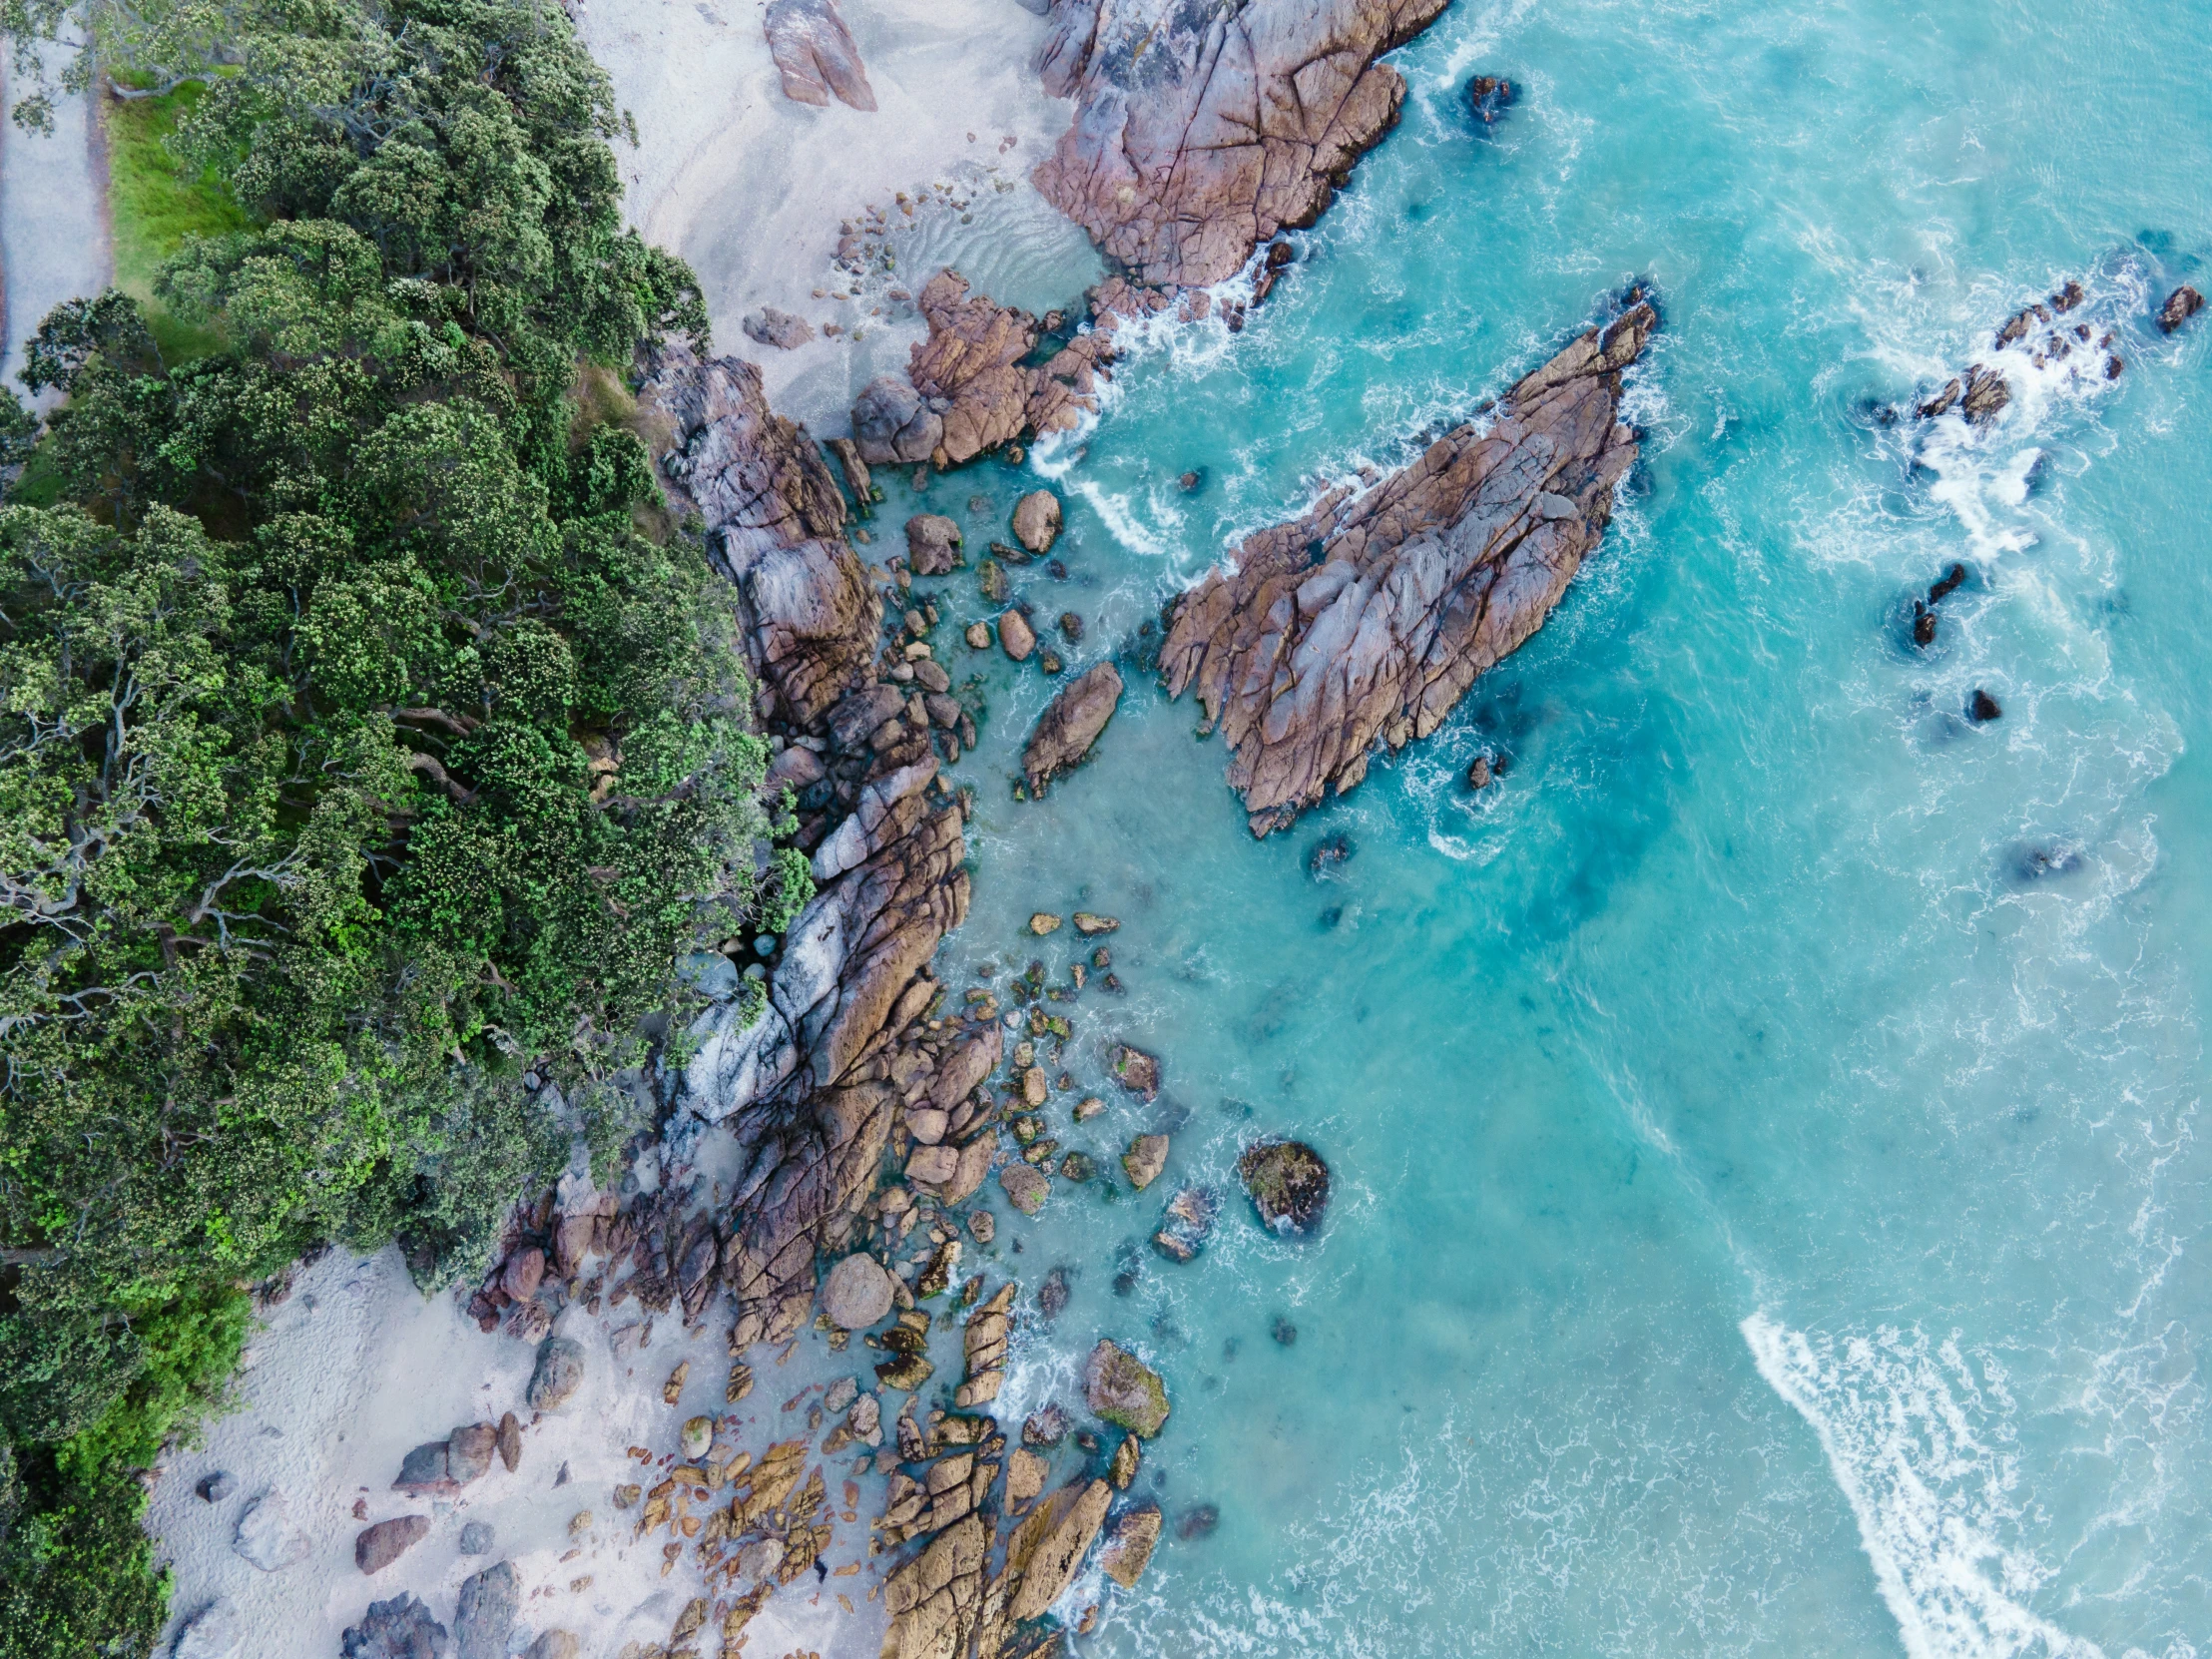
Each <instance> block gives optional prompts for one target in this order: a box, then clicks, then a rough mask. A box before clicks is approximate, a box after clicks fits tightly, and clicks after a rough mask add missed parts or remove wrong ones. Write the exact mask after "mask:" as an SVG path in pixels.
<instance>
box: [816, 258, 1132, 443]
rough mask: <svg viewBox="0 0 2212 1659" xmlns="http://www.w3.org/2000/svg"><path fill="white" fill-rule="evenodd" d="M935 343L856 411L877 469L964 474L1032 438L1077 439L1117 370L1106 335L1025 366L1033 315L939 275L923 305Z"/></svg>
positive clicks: (855, 429) (1088, 337) (1090, 336)
mask: <svg viewBox="0 0 2212 1659" xmlns="http://www.w3.org/2000/svg"><path fill="white" fill-rule="evenodd" d="M918 304H919V306H920V309H921V314H922V318H923V320H924V321H925V322H927V323H928V325H929V337H928V338H927V339H924V340H921V341H919V342H918V343H916V344H915V346H914V347H913V350H912V352H911V355H910V360H909V362H908V364H907V368H906V375H905V378H904V379H900V378H899V377H898V376H896V375H889V374H886V375H879V376H877V377H876V378H875V379H873V380H871V381H869V382H868V384H867V385H866V387H865V388H864V389H863V390H862V391H861V393H860V395H859V397H858V398H857V399H856V400H855V401H854V403H853V405H852V433H853V442H854V447H855V448H857V450H858V451H859V455H860V458H861V459H862V460H864V461H866V462H867V463H868V464H870V465H872V466H885V465H901V466H903V465H920V464H923V463H926V464H929V465H932V466H935V467H938V468H939V469H942V468H944V467H950V466H958V465H959V464H960V463H961V462H963V461H971V460H973V459H974V458H975V457H976V456H978V455H980V454H983V453H985V452H986V451H988V450H991V449H996V448H999V447H1001V446H1002V445H1005V444H1009V443H1012V442H1014V441H1015V440H1016V439H1018V438H1021V437H1023V436H1024V435H1027V434H1032V433H1033V434H1035V435H1038V436H1043V435H1046V434H1048V433H1052V432H1062V431H1068V430H1071V429H1073V428H1074V427H1075V426H1076V425H1077V423H1078V422H1080V421H1081V420H1082V418H1083V416H1084V415H1085V414H1087V413H1090V412H1091V411H1092V410H1094V409H1096V408H1097V406H1098V399H1097V396H1096V385H1097V380H1098V378H1099V376H1100V375H1101V374H1102V373H1103V372H1104V367H1105V364H1107V363H1108V362H1110V361H1112V358H1113V351H1112V344H1111V340H1110V337H1109V335H1108V334H1107V333H1106V332H1104V331H1100V332H1093V333H1087V334H1080V335H1078V336H1076V337H1075V338H1074V339H1072V340H1070V341H1069V342H1068V343H1067V344H1066V345H1065V346H1063V347H1061V349H1060V350H1058V351H1056V352H1055V353H1053V355H1052V356H1051V357H1050V358H1049V359H1047V360H1046V361H1045V362H1044V363H1043V364H1042V365H1039V366H1025V364H1024V361H1023V359H1024V358H1026V357H1027V356H1028V355H1029V354H1030V353H1031V352H1032V351H1033V350H1035V349H1036V345H1037V341H1038V339H1039V338H1040V337H1041V334H1040V330H1039V327H1038V323H1037V319H1036V318H1035V317H1033V316H1031V315H1030V314H1029V313H1028V312H1027V311H1024V310H1019V309H1016V308H1015V307H1013V306H1010V305H1000V304H997V303H995V302H994V301H992V300H990V299H988V298H985V297H983V296H982V295H980V294H970V293H969V292H968V284H967V278H966V277H962V276H961V275H960V274H959V273H958V272H956V271H940V272H938V273H937V275H936V276H934V277H931V278H930V279H929V281H928V282H927V284H926V285H924V286H923V288H922V290H921V296H920V299H919V301H918Z"/></svg>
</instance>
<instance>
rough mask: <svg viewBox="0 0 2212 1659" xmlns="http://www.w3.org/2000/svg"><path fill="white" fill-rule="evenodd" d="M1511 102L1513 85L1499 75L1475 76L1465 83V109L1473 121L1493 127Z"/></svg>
mask: <svg viewBox="0 0 2212 1659" xmlns="http://www.w3.org/2000/svg"><path fill="white" fill-rule="evenodd" d="M1512 102H1513V83H1512V82H1510V81H1508V80H1506V79H1505V78H1504V77H1503V76H1501V75H1477V76H1475V78H1474V79H1473V80H1471V81H1469V82H1468V83H1467V107H1468V108H1469V109H1470V110H1472V111H1473V113H1474V119H1475V120H1477V121H1479V122H1481V123H1482V125H1483V126H1485V127H1494V126H1496V125H1497V123H1498V120H1499V118H1500V117H1502V116H1503V115H1504V114H1505V111H1506V109H1507V107H1508V106H1509V105H1511V103H1512Z"/></svg>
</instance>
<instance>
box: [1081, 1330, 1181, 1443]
mask: <svg viewBox="0 0 2212 1659" xmlns="http://www.w3.org/2000/svg"><path fill="white" fill-rule="evenodd" d="M1083 1400H1084V1403H1085V1404H1087V1405H1089V1406H1090V1408H1091V1409H1092V1410H1093V1411H1094V1412H1096V1413H1097V1414H1098V1415H1099V1416H1101V1417H1103V1418H1104V1419H1105V1420H1106V1421H1108V1422H1110V1423H1112V1424H1113V1425H1114V1426H1115V1427H1116V1428H1126V1429H1128V1430H1129V1432H1130V1433H1132V1434H1141V1435H1143V1436H1144V1437H1145V1438H1146V1439H1148V1440H1149V1439H1151V1438H1152V1436H1153V1435H1155V1434H1157V1433H1159V1432H1160V1429H1161V1427H1162V1425H1163V1424H1165V1423H1166V1422H1167V1420H1168V1411H1169V1405H1168V1391H1167V1387H1166V1385H1165V1384H1164V1383H1161V1381H1160V1374H1159V1373H1158V1372H1156V1371H1154V1370H1153V1369H1152V1368H1151V1367H1150V1366H1148V1365H1146V1364H1145V1363H1144V1362H1143V1361H1142V1360H1140V1359H1138V1358H1137V1357H1136V1356H1135V1355H1134V1354H1131V1353H1130V1352H1129V1351H1128V1350H1127V1349H1125V1348H1123V1347H1121V1346H1120V1345H1119V1344H1118V1343H1112V1342H1101V1343H1100V1344H1099V1345H1098V1346H1097V1347H1096V1348H1094V1349H1092V1350H1091V1358H1090V1362H1089V1364H1087V1365H1086V1366H1085V1367H1084V1368H1083Z"/></svg>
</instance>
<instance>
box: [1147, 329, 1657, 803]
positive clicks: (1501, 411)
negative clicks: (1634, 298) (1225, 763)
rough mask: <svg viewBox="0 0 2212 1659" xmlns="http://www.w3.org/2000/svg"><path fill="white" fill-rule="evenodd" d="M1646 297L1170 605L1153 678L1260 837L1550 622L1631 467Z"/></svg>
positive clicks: (1439, 713) (1407, 737)
mask: <svg viewBox="0 0 2212 1659" xmlns="http://www.w3.org/2000/svg"><path fill="white" fill-rule="evenodd" d="M1657 323H1658V318H1657V315H1656V313H1655V312H1654V311H1653V310H1652V308H1651V306H1650V305H1649V304H1648V303H1643V302H1638V303H1636V304H1634V305H1632V306H1630V307H1629V309H1628V310H1626V311H1625V312H1624V313H1623V314H1622V315H1621V316H1619V317H1618V318H1617V319H1615V320H1614V321H1613V322H1611V323H1610V324H1608V325H1607V326H1605V327H1603V328H1593V329H1591V330H1590V331H1589V332H1588V333H1585V334H1583V335H1582V336H1581V337H1580V338H1578V339H1576V340H1575V341H1574V342H1573V343H1572V344H1570V345H1568V346H1567V347H1566V348H1565V349H1564V350H1563V351H1561V352H1560V353H1559V354H1558V355H1557V356H1555V357H1553V358H1552V359H1551V361H1549V362H1548V363H1545V364H1544V365H1543V367H1541V368H1539V369H1537V370H1536V371H1535V372H1534V373H1532V374H1529V375H1527V376H1526V377H1524V378H1523V379H1522V380H1521V381H1519V383H1517V384H1516V385H1515V386H1514V387H1513V388H1512V389H1511V390H1510V391H1508V392H1507V393H1506V394H1505V396H1504V397H1503V398H1502V399H1501V400H1500V401H1499V403H1498V405H1497V407H1496V409H1495V410H1494V411H1492V416H1493V418H1492V419H1491V420H1490V421H1489V422H1488V423H1487V424H1486V425H1484V424H1477V423H1472V422H1470V423H1469V424H1466V425H1463V426H1458V427H1455V428H1453V429H1452V430H1451V431H1449V432H1446V433H1445V434H1444V435H1443V436H1442V437H1440V438H1438V439H1437V440H1436V441H1435V442H1434V443H1432V444H1430V445H1429V446H1428V448H1427V450H1426V451H1425V452H1424V453H1423V454H1422V455H1421V457H1420V458H1419V459H1418V460H1417V461H1415V462H1413V463H1412V464H1411V465H1410V466H1407V467H1405V468H1404V469H1402V470H1401V471H1399V472H1396V473H1394V474H1392V475H1391V476H1390V477H1389V478H1388V479H1386V480H1385V481H1384V482H1383V483H1382V484H1381V485H1380V486H1378V487H1377V488H1375V489H1372V490H1369V491H1367V492H1366V493H1364V494H1359V495H1355V494H1353V493H1352V492H1350V491H1349V490H1342V489H1340V490H1333V491H1331V492H1330V493H1329V494H1328V495H1325V496H1324V497H1323V498H1322V499H1321V500H1320V501H1318V502H1317V503H1315V505H1314V506H1313V508H1312V509H1311V510H1310V511H1308V512H1307V513H1306V514H1305V515H1304V516H1303V517H1300V518H1298V519H1295V520H1293V521H1292V522H1290V523H1288V524H1279V525H1274V526H1272V527H1270V528H1268V529H1265V530H1261V531H1259V532H1257V533H1256V534H1254V535H1252V536H1250V537H1248V538H1247V539H1246V540H1245V542H1244V543H1243V545H1242V546H1241V547H1239V549H1238V550H1237V556H1236V568H1235V570H1234V572H1231V571H1228V570H1216V571H1215V572H1213V573H1212V574H1211V575H1209V576H1207V577H1206V579H1205V580H1204V581H1202V582H1201V583H1199V585H1198V586H1197V587H1195V588H1193V589H1192V590H1191V591H1190V592H1189V593H1187V594H1185V595H1183V597H1182V598H1181V599H1179V600H1177V601H1176V603H1175V605H1174V608H1173V612H1172V619H1171V622H1170V625H1169V629H1168V637H1167V643H1166V645H1165V647H1164V648H1163V650H1162V652H1161V657H1160V668H1161V673H1162V675H1163V676H1164V677H1165V678H1166V681H1167V686H1168V691H1169V694H1170V695H1171V696H1181V695H1182V693H1183V692H1184V691H1185V690H1186V689H1190V688H1193V687H1195V688H1196V689H1197V692H1198V698H1199V701H1200V703H1201V704H1203V705H1204V707H1205V710H1206V716H1207V719H1208V721H1209V722H1210V723H1213V724H1216V725H1218V726H1219V727H1220V729H1221V731H1222V733H1223V734H1224V736H1225V737H1226V738H1227V739H1228V742H1229V748H1230V751H1231V760H1230V764H1229V783H1230V786H1231V787H1232V788H1233V789H1236V790H1239V791H1241V792H1242V793H1243V795H1244V798H1245V806H1246V808H1247V810H1248V811H1249V812H1250V814H1251V826H1252V832H1253V833H1254V834H1255V835H1265V834H1267V833H1268V832H1269V831H1270V830H1279V829H1282V828H1283V827H1284V826H1285V825H1288V824H1289V823H1290V822H1291V821H1292V820H1293V819H1294V818H1296V817H1297V816H1298V814H1299V813H1300V812H1302V811H1304V810H1305V809H1306V808H1308V807H1311V806H1313V805H1315V804H1316V803H1317V802H1319V801H1321V800H1322V799H1323V797H1324V796H1325V795H1326V794H1327V793H1329V792H1331V791H1335V792H1336V793H1337V794H1339V795H1342V794H1343V793H1344V792H1346V791H1347V790H1350V789H1351V788H1352V787H1353V786H1354V785H1356V784H1358V783H1359V782H1360V780H1361V779H1362V778H1364V777H1365V776H1367V770H1368V759H1369V756H1370V754H1371V753H1372V751H1373V750H1374V748H1375V746H1376V745H1377V744H1378V743H1384V744H1387V745H1388V746H1389V747H1390V748H1392V749H1398V748H1401V747H1403V746H1404V745H1405V744H1406V743H1408V742H1410V741H1411V740H1412V739H1414V738H1424V737H1426V736H1428V734H1429V733H1431V732H1433V731H1434V730H1435V729H1436V727H1437V726H1438V725H1440V724H1441V723H1442V721H1443V719H1444V717H1445V716H1446V715H1447V714H1449V713H1450V712H1451V709H1452V706H1453V705H1454V704H1456V703H1457V702H1458V701H1459V699H1460V697H1461V696H1462V695H1463V694H1464V693H1465V691H1466V689H1467V688H1468V686H1470V685H1472V684H1473V683H1474V679H1475V677H1476V676H1477V675H1479V674H1481V673H1482V672H1483V670H1485V669H1487V668H1489V667H1490V666H1491V665H1492V664H1493V663H1495V662H1497V661H1498V660H1499V659H1500V658H1502V657H1504V656H1505V655H1506V654H1507V653H1508V652H1510V651H1512V650H1513V649H1514V648H1515V647H1517V646H1518V645H1519V644H1520V643H1521V642H1522V641H1523V640H1525V639H1526V638H1528V636H1529V635H1530V634H1533V633H1534V632H1535V631H1536V630H1537V629H1538V628H1539V627H1541V626H1542V625H1543V621H1544V619H1545V617H1547V616H1549V615H1550V614H1551V609H1552V607H1553V606H1554V605H1556V604H1557V603H1558V602H1559V598H1560V596H1561V595H1562V594H1563V593H1564V592H1565V591H1566V587H1567V583H1568V581H1569V580H1570V579H1572V577H1573V576H1574V573H1575V571H1576V569H1577V568H1578V567H1579V566H1580V565H1581V563H1582V560H1583V557H1584V556H1585V555H1586V554H1587V553H1588V552H1589V551H1590V549H1591V548H1593V547H1595V546H1596V545H1597V542H1598V538H1599V537H1600V536H1601V535H1603V534H1604V531H1605V525H1606V521H1607V520H1608V518H1609V517H1610V516H1611V514H1612V505H1613V486H1614V485H1615V484H1617V483H1618V482H1619V481H1620V479H1621V477H1622V475H1623V474H1625V473H1626V472H1627V470H1628V468H1629V466H1630V465H1631V464H1632V463H1633V462H1634V461H1635V458H1636V447H1637V444H1636V434H1635V433H1634V432H1633V431H1631V430H1630V429H1629V428H1628V427H1626V426H1624V425H1622V424H1620V423H1619V420H1618V415H1619V411H1620V399H1621V370H1622V369H1623V368H1625V367H1626V366H1627V365H1628V364H1629V363H1631V362H1633V361H1634V360H1635V358H1636V356H1637V354H1638V353H1639V352H1641V351H1642V350H1643V348H1644V342H1645V341H1646V339H1648V338H1649V337H1650V334H1651V331H1652V329H1653V328H1654V327H1656V326H1657Z"/></svg>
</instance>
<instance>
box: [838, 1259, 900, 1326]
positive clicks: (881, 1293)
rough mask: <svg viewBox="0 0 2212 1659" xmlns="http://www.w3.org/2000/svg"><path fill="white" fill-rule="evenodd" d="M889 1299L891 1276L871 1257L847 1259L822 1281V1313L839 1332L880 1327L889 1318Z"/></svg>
mask: <svg viewBox="0 0 2212 1659" xmlns="http://www.w3.org/2000/svg"><path fill="white" fill-rule="evenodd" d="M892 1298H893V1292H892V1290H891V1276H890V1275H889V1274H888V1273H886V1272H884V1271H883V1267H882V1265H881V1264H880V1263H878V1262H877V1261H876V1260H875V1258H874V1257H872V1256H866V1255H861V1254H858V1253H855V1254H853V1255H850V1256H847V1257H846V1258H845V1259H844V1260H843V1261H841V1262H839V1263H838V1264H837V1265H836V1266H835V1267H833V1268H831V1269H830V1272H829V1274H828V1275H827V1276H826V1277H825V1278H824V1280H823V1282H822V1311H823V1312H824V1313H825V1314H827V1315H829V1316H830V1324H831V1325H834V1326H836V1327H837V1328H838V1329H839V1330H841V1331H865V1330H866V1329H867V1328H868V1327H869V1326H871V1325H877V1324H880V1323H881V1322H882V1321H883V1320H884V1319H886V1318H888V1317H889V1315H890V1311H891V1302H892Z"/></svg>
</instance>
